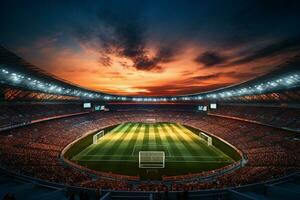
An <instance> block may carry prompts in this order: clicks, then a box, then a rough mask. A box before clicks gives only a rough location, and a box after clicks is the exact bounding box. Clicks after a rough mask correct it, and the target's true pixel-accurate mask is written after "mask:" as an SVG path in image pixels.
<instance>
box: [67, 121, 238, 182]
mask: <svg viewBox="0 0 300 200" xmlns="http://www.w3.org/2000/svg"><path fill="white" fill-rule="evenodd" d="M62 159H63V160H64V161H65V162H66V163H67V164H69V165H71V166H73V167H75V168H78V169H79V170H83V171H85V172H89V173H92V174H96V175H99V176H102V177H108V178H114V179H122V180H123V179H125V180H132V181H139V180H164V181H168V180H170V181H171V180H180V179H183V180H184V179H189V180H191V179H193V178H197V177H204V176H209V175H211V176H215V175H216V173H230V172H231V171H233V170H235V169H238V168H240V167H241V166H242V165H243V164H244V159H243V155H242V153H241V152H240V151H239V150H238V149H236V148H235V147H234V146H232V145H230V144H229V143H228V142H226V141H224V140H222V139H221V138H218V137H216V136H213V135H210V134H207V133H204V132H202V131H200V130H198V129H196V128H193V127H190V126H187V125H181V124H178V123H169V122H158V123H140V122H138V123H137V122H132V123H122V124H118V125H114V126H110V127H107V128H104V129H101V130H98V131H93V132H90V133H87V134H85V135H84V136H82V137H81V138H79V139H77V140H75V141H74V142H72V143H71V144H69V145H68V146H67V147H66V148H65V149H64V150H63V152H62Z"/></svg>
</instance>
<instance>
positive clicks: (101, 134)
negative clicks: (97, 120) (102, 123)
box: [93, 130, 104, 144]
mask: <svg viewBox="0 0 300 200" xmlns="http://www.w3.org/2000/svg"><path fill="white" fill-rule="evenodd" d="M103 136H104V130H101V131H99V132H98V133H96V134H95V135H94V136H93V144H97V143H98V141H99V139H100V138H101V137H103Z"/></svg>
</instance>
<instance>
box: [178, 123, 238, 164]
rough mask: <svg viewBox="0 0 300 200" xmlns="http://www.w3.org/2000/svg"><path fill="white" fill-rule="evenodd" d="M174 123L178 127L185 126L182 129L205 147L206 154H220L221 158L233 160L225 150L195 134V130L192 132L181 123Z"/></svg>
mask: <svg viewBox="0 0 300 200" xmlns="http://www.w3.org/2000/svg"><path fill="white" fill-rule="evenodd" d="M174 125H175V126H177V127H180V128H183V129H182V130H183V131H184V132H185V133H186V134H189V135H191V136H192V137H193V138H195V140H194V142H195V143H196V144H199V145H200V146H201V148H202V149H203V151H205V152H206V154H208V155H211V156H219V157H220V158H224V159H226V160H228V159H230V160H232V159H231V158H230V157H229V156H227V155H226V154H225V153H224V152H222V151H220V150H219V149H218V148H216V147H215V146H207V143H206V142H205V141H204V140H203V139H201V138H200V137H199V136H197V135H196V134H194V133H193V132H191V131H190V130H188V129H187V128H185V127H184V126H182V125H180V124H174Z"/></svg>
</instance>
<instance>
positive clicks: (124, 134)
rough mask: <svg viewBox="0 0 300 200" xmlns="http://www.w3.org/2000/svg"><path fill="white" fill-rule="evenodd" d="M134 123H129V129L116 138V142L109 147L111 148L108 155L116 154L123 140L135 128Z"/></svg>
mask: <svg viewBox="0 0 300 200" xmlns="http://www.w3.org/2000/svg"><path fill="white" fill-rule="evenodd" d="M136 126H137V124H136V123H130V124H129V127H128V128H127V129H126V130H125V131H124V133H123V134H122V135H121V136H120V137H119V138H118V140H117V141H116V142H115V143H114V144H113V145H112V146H111V148H110V149H109V150H108V152H109V154H110V155H114V154H118V153H116V152H117V151H118V149H119V147H120V146H121V145H122V143H123V142H124V139H125V138H126V137H127V136H128V135H129V134H130V132H131V131H132V128H133V127H136Z"/></svg>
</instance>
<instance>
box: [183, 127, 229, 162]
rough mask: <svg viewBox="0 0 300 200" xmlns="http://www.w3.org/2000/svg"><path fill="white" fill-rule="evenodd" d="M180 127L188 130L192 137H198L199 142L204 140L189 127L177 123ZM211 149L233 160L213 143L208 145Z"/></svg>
mask: <svg viewBox="0 0 300 200" xmlns="http://www.w3.org/2000/svg"><path fill="white" fill-rule="evenodd" d="M178 125H179V126H180V127H181V128H184V130H185V132H189V133H190V134H191V135H192V137H194V138H196V139H199V140H200V141H201V142H204V140H203V139H202V138H201V137H199V136H197V135H196V134H194V133H193V132H192V131H190V130H189V129H187V128H185V127H184V126H182V125H181V124H178ZM209 148H210V149H211V150H213V151H214V152H215V153H216V154H219V155H220V154H221V155H222V156H223V157H225V158H229V159H230V160H232V161H233V159H232V158H231V157H230V156H228V155H227V154H226V153H224V152H223V151H221V150H220V149H218V148H217V147H215V146H214V145H212V146H210V147H209Z"/></svg>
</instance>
